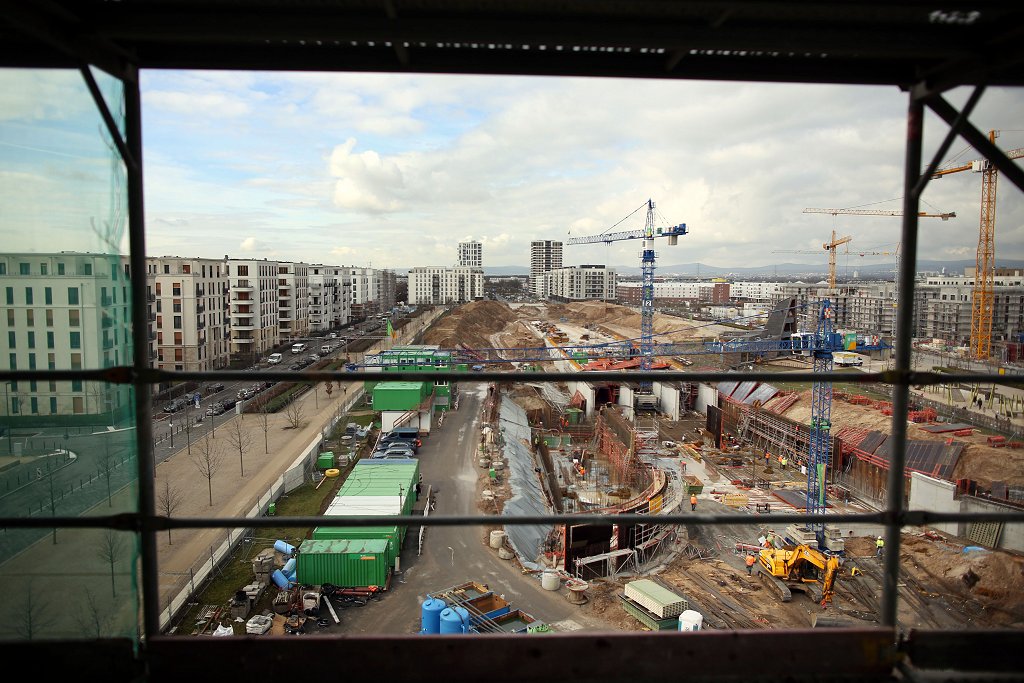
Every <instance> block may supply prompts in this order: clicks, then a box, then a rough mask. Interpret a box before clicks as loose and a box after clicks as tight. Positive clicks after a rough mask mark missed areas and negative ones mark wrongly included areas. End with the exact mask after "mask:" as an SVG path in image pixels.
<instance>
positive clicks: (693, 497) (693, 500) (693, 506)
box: [690, 493, 697, 510]
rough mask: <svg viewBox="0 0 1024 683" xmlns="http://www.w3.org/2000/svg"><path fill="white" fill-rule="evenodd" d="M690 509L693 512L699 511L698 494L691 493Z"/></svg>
mask: <svg viewBox="0 0 1024 683" xmlns="http://www.w3.org/2000/svg"><path fill="white" fill-rule="evenodd" d="M690 509H691V510H696V509H697V494H696V493H691V494H690Z"/></svg>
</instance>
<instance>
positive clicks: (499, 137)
mask: <svg viewBox="0 0 1024 683" xmlns="http://www.w3.org/2000/svg"><path fill="white" fill-rule="evenodd" d="M21 75H22V74H21V73H18V72H15V73H14V75H13V78H14V79H15V82H14V84H13V91H14V92H13V93H12V84H11V83H8V84H7V87H6V88H4V89H2V90H3V91H4V92H3V94H0V112H3V111H5V108H6V110H7V113H6V114H3V113H0V162H3V166H5V167H7V171H0V177H2V176H4V175H6V176H7V178H8V180H10V179H11V175H12V166H17V165H18V164H17V163H16V162H17V161H19V159H20V155H31V154H36V153H38V150H40V149H43V148H45V149H46V150H47V153H46V154H45V155H44V156H45V157H46V158H48V159H49V163H47V164H45V165H44V166H43V168H45V169H46V173H43V172H40V171H39V164H38V161H37V163H36V170H35V171H33V170H31V169H30V170H25V171H24V173H23V174H22V175H24V176H25V177H18V178H17V180H18V182H17V183H14V184H13V186H12V184H11V183H7V190H4V189H2V188H0V198H3V197H2V195H3V194H8V193H13V192H17V193H18V194H19V196H20V197H21V198H22V199H24V198H25V197H30V196H42V194H41V193H43V192H44V191H45V190H46V188H47V187H48V185H52V184H53V183H54V182H56V181H54V180H53V176H54V175H55V174H56V175H58V176H59V175H62V174H64V175H70V174H71V173H73V172H74V168H73V166H74V165H75V164H76V163H78V162H79V161H81V162H83V163H89V164H91V167H92V170H93V171H95V170H96V169H97V168H99V167H101V165H102V162H103V159H102V158H100V159H97V155H96V154H95V149H87V150H83V152H82V154H81V158H80V159H71V158H69V159H62V158H60V156H59V154H58V147H57V144H58V143H61V144H63V145H64V147H60V148H59V149H66V148H67V144H68V141H67V140H62V138H61V137H60V133H61V131H62V129H63V127H62V126H55V125H52V122H53V121H54V120H59V121H67V120H73V119H74V118H75V117H76V116H85V117H89V116H91V117H93V118H95V113H94V111H90V110H94V107H93V106H92V103H91V101H90V100H89V99H88V96H87V93H86V94H85V96H82V95H81V94H80V95H79V96H78V97H77V98H72V97H70V96H68V95H67V94H66V93H67V90H66V88H65V89H62V87H61V86H62V85H64V86H66V85H67V83H61V82H60V79H61V78H65V79H72V80H73V79H75V78H76V77H77V78H78V80H79V81H80V77H78V76H77V74H74V73H70V74H61V73H60V72H57V73H56V74H53V73H48V74H47V75H46V77H45V78H42V79H40V77H39V76H38V74H33V77H32V78H31V79H28V78H21V79H20V80H19V77H20V76H21ZM6 76H7V80H8V81H9V80H11V78H12V74H11V73H10V72H9V73H7V74H6ZM3 80H4V79H3V78H0V81H3ZM51 81H52V82H51ZM141 83H142V107H143V144H144V159H145V166H144V167H145V179H144V186H145V209H146V226H147V252H148V253H149V255H151V256H192V257H207V258H222V257H223V256H224V255H229V256H230V257H232V258H263V257H266V258H268V259H271V260H274V259H277V260H288V261H305V262H307V263H327V264H336V265H358V266H372V267H374V268H395V269H399V270H404V269H406V268H411V267H414V266H438V265H442V266H443V265H453V264H454V262H455V256H456V243H457V242H459V241H461V240H467V239H475V240H478V241H480V242H482V243H483V259H484V265H485V267H495V266H520V267H523V268H524V269H525V268H528V266H529V245H530V242H531V241H532V240H538V239H550V240H562V241H563V242H565V241H568V240H569V239H570V238H572V237H583V236H589V235H595V234H598V233H601V232H604V231H607V230H633V229H640V228H642V227H643V225H644V219H645V213H646V212H645V205H646V202H647V200H648V199H651V200H653V201H654V202H655V204H656V225H658V226H668V225H675V224H678V223H685V224H686V225H687V227H688V231H689V234H687V235H686V236H684V237H681V238H680V239H679V243H678V245H676V246H669V245H668V244H667V242H666V241H664V240H659V241H658V242H657V243H656V248H657V251H658V262H659V264H663V265H668V264H675V263H691V262H702V263H704V264H707V265H713V266H717V267H728V266H766V265H771V264H774V263H784V262H801V263H808V264H824V263H826V261H827V256H826V254H825V251H824V250H823V249H822V244H823V243H824V242H826V241H828V240H829V239H831V236H832V231H833V230H835V231H836V233H837V236H846V235H850V236H851V237H852V238H853V239H852V241H851V242H850V244H849V250H850V251H851V252H855V253H856V252H868V251H881V252H892V251H895V249H896V248H897V247H898V246H899V240H900V237H899V233H900V219H899V218H894V217H874V216H838V217H833V216H831V215H827V214H808V213H804V209H805V208H808V207H824V208H832V207H836V208H846V207H858V208H865V209H883V210H896V211H899V210H900V209H901V208H902V205H901V201H900V199H899V198H900V197H901V196H902V194H903V189H902V186H903V163H904V148H905V144H904V141H905V130H906V108H907V97H906V95H905V94H904V93H902V92H900V91H899V90H898V89H897V88H888V87H886V88H883V87H868V86H821V85H788V84H758V83H718V82H697V81H692V82H690V81H668V80H666V81H654V80H621V79H597V78H589V79H587V78H552V77H530V78H527V77H482V76H442V75H413V74H308V73H278V72H274V73H247V72H190V71H145V72H143V73H142V80H141ZM19 85H20V86H21V88H22V90H28V91H30V92H31V93H33V94H34V95H35V99H36V102H35V104H34V103H33V100H32V98H28V97H27V96H25V97H22V98H20V99H19V97H18V94H17V93H18V87H17V86H19ZM46 88H49V90H47V89H46ZM79 90H81V88H80V87H79ZM40 93H43V94H44V95H45V97H48V98H52V99H51V104H50V106H49V109H48V110H46V111H40V109H41V108H40V107H39V106H38V102H37V100H38V99H39V97H40ZM967 95H968V92H967V91H966V90H965V89H961V90H956V91H952V92H950V93H947V99H948V100H949V101H950V102H951V103H952V104H954V106H959V105H960V104H961V103H962V102H963V101H964V100H965V99H966V97H967ZM1022 113H1024V92H1021V91H1014V90H1012V89H998V88H993V89H989V90H988V91H987V92H986V94H985V96H984V97H983V98H982V101H981V103H980V104H979V106H978V108H977V110H976V112H975V113H974V114H973V116H972V117H971V120H972V122H973V123H974V125H975V126H976V127H977V128H979V129H980V130H982V131H985V132H987V131H988V130H989V129H998V130H1001V131H1002V134H1001V137H1000V138H999V139H998V140H997V144H998V145H999V146H1000V147H1002V148H1004V149H1014V148H1021V147H1024V121H1022V120H1021V114H1022ZM41 120H43V121H48V122H49V123H48V124H47V131H48V133H49V134H48V136H47V137H46V139H33V138H32V137H31V135H27V134H26V133H25V130H26V128H27V127H28V125H29V124H31V123H33V122H36V123H38V122H39V121H41ZM98 125H99V124H98V123H97V121H95V120H94V121H93V122H92V123H91V124H90V126H87V127H86V128H85V129H86V130H91V131H92V132H93V133H94V132H95V129H96V128H97V126H98ZM1015 126H1017V128H1014V127H1015ZM946 130H947V127H946V126H945V124H944V123H942V122H941V121H940V120H939V119H938V118H937V117H935V116H933V115H931V114H928V115H927V116H926V119H925V127H924V131H925V162H927V160H929V159H930V158H931V153H932V150H934V149H935V147H936V146H937V145H938V143H939V142H940V141H941V139H942V137H943V136H944V135H945V133H946ZM93 137H95V135H93ZM93 147H95V142H94V143H93ZM100 156H102V155H100ZM954 158H956V159H958V160H959V163H966V162H969V161H970V160H972V159H976V158H980V155H979V154H977V153H976V152H974V151H973V150H972V149H971V148H970V147H969V146H968V145H967V144H966V143H965V142H964V141H963V140H962V139H958V140H956V141H955V142H954V143H953V145H952V147H951V149H950V152H949V153H948V154H947V155H946V159H954ZM18 171H19V172H21V169H20V168H19V169H18ZM47 173H48V174H49V175H47ZM26 177H27V178H28V180H26ZM13 187H16V188H17V189H16V190H15V189H12V188H13ZM52 189H53V188H52V187H51V188H50V190H51V191H52ZM999 190H1000V191H999V193H998V204H997V214H996V224H997V228H996V255H997V259H1001V258H1006V259H1021V258H1024V201H1022V199H1021V193H1020V192H1019V191H1018V190H1017V189H1016V188H1015V187H1014V186H1013V185H1012V184H1011V183H1009V182H1008V181H1005V180H1003V182H1001V183H1000V185H999ZM980 191H981V177H980V175H979V174H975V173H969V172H965V173H957V174H953V175H949V176H946V177H944V178H942V179H940V180H935V181H932V182H931V183H930V184H929V186H928V188H927V189H926V190H925V193H924V196H923V203H922V207H921V208H922V210H924V211H927V212H931V213H943V212H951V211H952V212H956V214H957V217H956V218H955V219H951V220H948V221H941V220H938V219H931V218H922V219H921V222H920V226H921V237H920V242H921V244H920V248H919V251H918V257H919V258H921V259H937V260H961V259H973V258H974V255H975V253H976V248H977V239H978V223H979V210H980V196H981V192H980ZM36 193H40V194H38V195H37V194H36ZM83 194H84V193H83ZM101 194H102V193H101ZM49 196H50V197H51V199H50V201H47V202H45V204H46V205H47V206H48V208H49V209H51V211H52V210H53V208H54V207H55V206H57V207H59V206H63V204H62V203H61V202H60V201H53V200H52V195H49ZM5 201H6V200H5ZM79 203H81V200H79ZM101 204H102V202H101V201H100V200H97V201H96V206H95V207H90V208H89V209H87V210H86V209H80V210H79V211H78V213H79V214H81V215H78V216H75V217H71V218H68V219H67V220H66V221H65V222H67V223H72V222H73V221H77V224H78V225H79V226H80V225H81V223H83V222H93V221H94V219H93V218H92V216H93V213H90V212H91V211H94V212H95V214H97V215H103V213H104V210H105V209H104V207H103V206H101ZM5 213H7V214H8V216H7V218H8V219H9V220H10V219H12V218H13V219H16V221H17V222H25V223H28V222H30V221H52V220H56V219H55V218H53V217H52V216H49V215H47V216H42V215H33V216H24V217H23V216H19V215H17V212H12V211H7V212H5ZM108 215H109V213H108ZM85 216H89V218H85ZM100 222H101V223H102V221H100ZM66 227H67V229H68V230H71V231H74V230H75V229H76V228H75V227H71V226H66ZM0 230H3V228H0ZM92 232H93V233H96V232H97V229H96V228H95V226H94V227H93V230H92ZM11 237H12V239H14V236H11ZM18 239H27V240H28V245H27V247H26V248H28V249H30V250H35V249H43V248H50V246H51V245H52V240H48V241H47V243H33V242H32V241H31V238H18ZM15 241H17V239H15ZM62 241H63V238H62ZM73 241H74V240H73V239H70V238H69V239H68V242H69V243H72V242H73ZM36 242H40V240H39V239H38V238H36ZM640 249H641V244H640V243H639V242H638V241H628V242H618V243H615V244H612V245H604V244H597V245H566V246H565V248H564V263H565V265H578V264H583V263H604V264H608V265H628V266H636V265H638V263H639V252H640ZM781 250H787V253H784V252H783V251H781ZM841 250H842V248H841ZM788 251H797V252H799V251H807V252H810V253H808V254H804V253H788ZM844 258H845V260H846V262H847V263H848V264H849V265H850V266H855V265H856V263H857V262H858V259H859V260H860V262H863V263H865V264H867V263H884V262H887V261H891V260H892V257H891V256H889V255H875V256H871V255H866V256H863V257H862V256H847V257H844Z"/></svg>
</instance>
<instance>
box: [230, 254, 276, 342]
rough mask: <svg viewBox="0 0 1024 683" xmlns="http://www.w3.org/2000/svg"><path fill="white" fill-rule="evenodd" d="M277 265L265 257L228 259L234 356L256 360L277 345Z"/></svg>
mask: <svg viewBox="0 0 1024 683" xmlns="http://www.w3.org/2000/svg"><path fill="white" fill-rule="evenodd" d="M278 266H279V264H278V263H277V261H267V260H266V259H262V260H257V259H227V267H228V273H227V275H228V279H229V285H228V286H229V295H228V297H229V300H228V303H229V305H230V321H231V343H230V347H229V349H230V353H231V355H232V356H233V357H234V358H237V359H251V360H253V361H255V360H256V359H257V358H259V356H261V355H262V354H264V353H265V352H267V351H269V350H270V349H272V348H273V347H274V346H276V345H277V344H278V340H279V339H280V334H279V320H280V311H279V310H278V301H279V299H278V280H279V277H278V275H279V270H278Z"/></svg>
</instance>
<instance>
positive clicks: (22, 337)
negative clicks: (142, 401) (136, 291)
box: [0, 252, 133, 425]
mask: <svg viewBox="0 0 1024 683" xmlns="http://www.w3.org/2000/svg"><path fill="white" fill-rule="evenodd" d="M129 275H130V271H129V268H128V260H127V257H121V256H117V255H105V254H85V253H75V252H61V253H56V254H40V253H19V254H0V292H2V295H3V299H2V302H3V308H4V311H3V315H2V316H0V321H2V324H3V327H4V332H5V333H6V334H3V335H2V338H0V345H2V347H3V351H4V360H3V361H0V362H3V363H5V366H6V367H7V368H8V369H11V370H37V369H49V370H83V369H85V370H88V369H97V368H107V367H113V366H116V365H125V364H129V363H131V362H132V358H133V354H132V348H133V346H132V338H131V314H130V312H129V294H128V290H129V287H128V277H129ZM0 389H2V391H3V402H4V409H3V411H2V414H3V416H4V418H5V419H6V420H7V421H8V423H9V424H12V425H13V424H17V423H18V422H19V421H22V419H23V420H24V421H25V422H29V423H31V424H34V425H45V424H49V422H48V417H49V416H57V415H81V416H88V415H93V416H95V420H94V422H102V423H107V424H115V423H116V422H117V420H118V419H119V416H121V415H126V414H128V412H129V411H130V409H131V406H130V397H129V393H128V391H127V389H125V388H120V387H118V386H116V385H107V384H106V383H100V382H83V381H82V380H73V381H70V382H64V381H60V382H58V381H50V382H38V381H34V380H33V381H21V382H19V381H15V380H10V381H7V382H4V383H3V386H2V387H0ZM62 419H63V420H64V421H63V422H61V424H67V421H66V418H62Z"/></svg>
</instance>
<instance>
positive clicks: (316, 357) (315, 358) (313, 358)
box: [309, 353, 320, 363]
mask: <svg viewBox="0 0 1024 683" xmlns="http://www.w3.org/2000/svg"><path fill="white" fill-rule="evenodd" d="M318 360H320V356H319V354H316V353H311V354H309V362H310V363H315V362H317V361H318Z"/></svg>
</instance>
